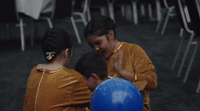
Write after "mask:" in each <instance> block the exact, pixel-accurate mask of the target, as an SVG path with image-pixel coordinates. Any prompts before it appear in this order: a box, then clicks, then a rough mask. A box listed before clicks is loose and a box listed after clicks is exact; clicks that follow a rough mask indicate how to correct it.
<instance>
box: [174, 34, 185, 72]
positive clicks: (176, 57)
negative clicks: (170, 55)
mask: <svg viewBox="0 0 200 111" xmlns="http://www.w3.org/2000/svg"><path fill="white" fill-rule="evenodd" d="M184 39H185V36H183V37H182V38H181V42H180V44H179V47H178V50H177V52H176V56H175V59H174V62H173V64H172V70H173V69H174V68H175V65H176V62H177V60H178V56H179V54H180V51H181V48H182V44H183V41H184Z"/></svg>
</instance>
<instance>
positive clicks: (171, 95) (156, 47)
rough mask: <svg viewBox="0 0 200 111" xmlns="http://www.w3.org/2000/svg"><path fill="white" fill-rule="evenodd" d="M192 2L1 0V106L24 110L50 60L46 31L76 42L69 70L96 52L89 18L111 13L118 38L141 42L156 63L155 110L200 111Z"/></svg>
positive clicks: (152, 100)
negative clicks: (33, 75) (39, 68)
mask: <svg viewBox="0 0 200 111" xmlns="http://www.w3.org/2000/svg"><path fill="white" fill-rule="evenodd" d="M190 2H191V4H192V3H193V2H194V4H192V5H188V0H101V1H95V0H12V1H5V0H4V1H1V3H0V110H1V111H21V110H22V105H23V96H24V93H25V90H26V82H27V79H28V76H29V74H30V71H31V69H32V68H33V67H34V66H36V65H37V64H39V63H45V62H46V61H45V59H44V57H43V54H42V50H41V39H42V37H43V35H44V33H45V32H46V30H48V29H50V28H52V27H57V28H62V29H64V30H65V31H67V32H68V33H69V35H70V36H71V39H72V42H73V57H72V61H71V63H70V65H69V68H70V69H74V66H75V64H76V62H77V60H78V59H79V58H80V57H81V55H83V54H84V53H86V52H88V51H91V50H92V49H91V48H90V46H89V45H88V44H87V42H86V40H85V38H84V37H83V31H84V28H85V26H86V24H87V22H88V21H89V20H91V18H93V17H97V16H108V17H110V18H112V19H113V20H114V21H115V23H116V39H118V40H119V41H124V42H129V43H133V44H138V45H140V46H141V47H142V48H143V49H144V50H145V51H146V53H147V55H148V56H149V58H150V59H151V60H152V62H153V64H154V65H155V68H156V72H157V75H158V86H157V89H156V90H154V91H151V92H150V107H151V110H152V111H200V105H199V103H200V94H199V89H200V82H199V79H200V69H199V67H200V64H199V61H200V48H198V43H199V34H198V26H200V24H199V23H200V19H199V18H200V17H199V15H198V14H197V13H198V12H199V11H200V10H198V8H195V7H198V6H199V0H193V1H190ZM191 6H192V7H193V8H192V9H191ZM191 11H192V12H193V13H194V14H196V17H195V19H194V16H192V14H191V13H190V12H191ZM196 25H197V26H196ZM198 84H199V86H198ZM198 87H199V88H198Z"/></svg>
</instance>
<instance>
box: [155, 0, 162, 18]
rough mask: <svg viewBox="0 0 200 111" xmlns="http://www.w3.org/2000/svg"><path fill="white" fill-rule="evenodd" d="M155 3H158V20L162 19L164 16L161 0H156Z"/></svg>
mask: <svg viewBox="0 0 200 111" xmlns="http://www.w3.org/2000/svg"><path fill="white" fill-rule="evenodd" d="M155 4H156V13H157V20H158V21H160V20H161V18H162V14H161V5H160V0H155Z"/></svg>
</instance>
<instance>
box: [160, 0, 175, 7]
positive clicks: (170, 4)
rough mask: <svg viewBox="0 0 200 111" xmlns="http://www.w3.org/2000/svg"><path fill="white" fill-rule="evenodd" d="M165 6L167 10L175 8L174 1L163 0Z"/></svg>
mask: <svg viewBox="0 0 200 111" xmlns="http://www.w3.org/2000/svg"><path fill="white" fill-rule="evenodd" d="M162 2H163V5H164V6H165V8H169V7H171V6H174V0H162Z"/></svg>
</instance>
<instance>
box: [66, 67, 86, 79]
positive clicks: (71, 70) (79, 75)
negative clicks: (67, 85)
mask: <svg viewBox="0 0 200 111" xmlns="http://www.w3.org/2000/svg"><path fill="white" fill-rule="evenodd" d="M67 71H68V73H70V74H72V75H73V76H74V77H76V78H77V79H79V78H82V77H83V76H82V75H81V74H80V73H79V72H77V71H76V70H74V69H67Z"/></svg>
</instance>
